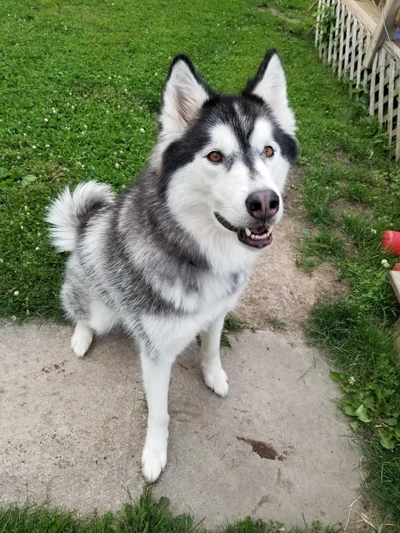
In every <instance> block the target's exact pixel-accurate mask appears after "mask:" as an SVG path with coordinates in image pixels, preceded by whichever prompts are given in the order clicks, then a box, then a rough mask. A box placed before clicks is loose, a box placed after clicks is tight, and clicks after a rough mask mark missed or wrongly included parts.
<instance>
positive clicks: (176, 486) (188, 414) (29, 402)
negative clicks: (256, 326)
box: [0, 323, 360, 528]
mask: <svg viewBox="0 0 400 533" xmlns="http://www.w3.org/2000/svg"><path fill="white" fill-rule="evenodd" d="M71 331H72V330H71V328H69V327H64V326H55V325H48V324H46V325H42V326H38V325H36V324H33V323H31V324H26V325H24V326H22V327H18V326H14V325H9V324H7V325H5V326H3V327H2V328H1V329H0V450H1V455H0V501H2V502H25V501H26V500H27V499H28V500H29V501H35V502H40V503H43V502H46V503H49V504H51V505H54V506H60V505H65V506H66V507H67V508H69V509H76V510H79V511H82V512H86V511H90V510H92V509H94V508H97V509H98V510H99V511H104V510H108V509H117V508H118V507H120V506H121V505H123V503H125V502H127V501H129V499H130V498H132V499H133V500H135V499H137V498H138V497H139V495H140V494H141V492H142V490H143V488H144V481H143V479H142V478H141V475H140V454H141V447H142V444H143V438H144V430H145V421H146V408H145V403H144V393H143V389H142V385H141V379H140V368H139V361H138V358H137V357H136V355H135V353H134V349H133V348H132V347H131V343H130V342H129V341H128V340H126V339H125V338H123V336H122V335H113V336H109V337H107V338H104V339H100V340H97V341H96V342H95V343H94V345H93V347H92V348H91V350H90V352H89V354H88V355H87V357H85V358H84V359H83V360H78V359H77V358H76V357H75V356H74V355H73V353H72V352H71V351H70V348H69V339H70V335H71ZM231 341H232V348H224V349H223V354H222V359H223V363H224V367H225V370H226V372H227V374H228V376H229V380H230V394H229V396H228V398H226V399H224V400H222V399H221V398H219V397H217V396H216V395H215V394H213V393H212V392H211V391H210V390H209V389H207V387H206V386H205V385H204V383H203V382H202V377H201V372H200V368H199V361H198V350H197V347H196V346H193V347H192V348H191V349H190V350H188V351H187V352H186V353H185V354H184V355H183V356H182V357H181V358H180V359H179V361H178V363H177V364H176V365H175V367H174V370H173V377H172V382H171V390H170V414H171V428H170V445H169V462H168V466H167V469H166V471H165V472H164V474H163V475H162V477H161V480H160V481H159V482H158V483H157V484H156V485H155V486H154V488H153V493H154V495H155V496H156V497H161V496H166V497H168V499H169V500H170V501H171V509H172V510H173V511H174V512H176V513H177V514H181V513H188V514H192V515H194V517H195V520H201V519H203V518H205V521H204V522H203V526H205V527H210V528H211V527H219V526H223V525H225V524H226V523H227V522H233V521H234V520H236V519H238V518H243V517H245V516H247V515H250V516H252V517H254V518H261V519H267V520H270V519H273V520H279V521H282V522H284V523H285V525H286V526H287V527H290V526H294V525H296V524H303V515H304V517H305V519H306V520H307V521H312V520H315V519H318V520H320V521H321V522H323V523H325V524H328V523H336V522H342V523H345V522H346V521H347V518H348V513H349V509H348V507H349V505H350V504H351V503H352V502H353V501H354V500H355V499H356V498H357V497H358V495H359V485H360V478H359V473H358V463H359V451H358V449H357V447H356V446H355V445H354V444H353V443H352V441H351V438H350V437H349V436H350V430H349V427H348V422H347V420H346V419H345V418H344V417H343V416H342V415H341V414H340V412H339V410H338V409H337V407H336V406H335V399H336V398H337V397H338V395H339V394H340V392H339V390H338V388H337V386H336V384H335V383H334V382H333V381H332V380H331V379H330V378H329V367H328V365H327V363H326V362H325V361H324V360H323V359H322V357H321V356H320V355H319V354H318V352H316V351H315V350H313V349H311V348H307V347H305V346H302V345H300V344H297V345H296V344H294V343H291V342H290V340H289V339H287V337H286V336H285V337H284V336H283V335H280V334H277V333H273V332H272V331H265V332H257V333H251V332H243V333H241V334H240V335H239V336H238V337H237V338H235V337H232V338H231Z"/></svg>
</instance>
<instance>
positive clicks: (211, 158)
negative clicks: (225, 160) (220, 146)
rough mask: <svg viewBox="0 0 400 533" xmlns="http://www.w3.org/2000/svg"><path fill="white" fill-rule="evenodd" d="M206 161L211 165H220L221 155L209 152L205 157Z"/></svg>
mask: <svg viewBox="0 0 400 533" xmlns="http://www.w3.org/2000/svg"><path fill="white" fill-rule="evenodd" d="M207 158H208V160H209V161H211V163H221V161H222V154H221V152H217V151H214V152H210V153H209V154H208V156H207Z"/></svg>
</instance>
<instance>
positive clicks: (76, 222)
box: [46, 181, 115, 252]
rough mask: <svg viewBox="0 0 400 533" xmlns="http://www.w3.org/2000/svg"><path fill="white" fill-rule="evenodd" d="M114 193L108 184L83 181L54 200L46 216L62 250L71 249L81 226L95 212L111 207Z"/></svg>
mask: <svg viewBox="0 0 400 533" xmlns="http://www.w3.org/2000/svg"><path fill="white" fill-rule="evenodd" d="M114 198H115V197H114V194H113V192H112V190H111V187H110V186H109V185H105V184H102V183H97V182H95V181H88V182H87V183H81V184H80V185H78V186H77V187H76V189H75V190H74V192H73V193H72V194H71V192H70V190H69V188H68V187H66V188H65V189H64V190H63V192H62V193H61V194H60V195H59V196H58V198H56V200H54V201H53V202H52V204H51V205H50V206H49V210H48V213H47V215H46V221H47V222H48V223H49V224H50V225H51V227H50V235H51V238H52V241H53V244H54V246H55V247H56V248H57V250H58V251H59V252H72V251H73V250H74V248H75V246H76V243H77V240H78V233H79V229H80V228H81V227H82V226H83V225H84V224H85V223H86V222H87V221H88V220H89V218H90V216H91V215H92V213H93V212H94V211H97V210H98V209H101V208H102V207H107V206H111V205H112V203H113V202H114Z"/></svg>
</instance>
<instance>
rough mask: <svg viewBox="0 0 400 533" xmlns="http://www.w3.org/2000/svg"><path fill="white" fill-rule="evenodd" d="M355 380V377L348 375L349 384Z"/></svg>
mask: <svg viewBox="0 0 400 533" xmlns="http://www.w3.org/2000/svg"><path fill="white" fill-rule="evenodd" d="M355 382H356V378H355V377H354V376H350V377H349V383H350V385H354V383H355Z"/></svg>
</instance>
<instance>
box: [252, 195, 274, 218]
mask: <svg viewBox="0 0 400 533" xmlns="http://www.w3.org/2000/svg"><path fill="white" fill-rule="evenodd" d="M246 207H247V211H248V212H249V213H250V215H251V216H252V217H254V218H258V219H260V220H267V219H268V218H272V217H273V216H274V215H276V213H277V212H278V211H279V196H278V195H277V194H276V192H275V191H270V190H268V191H257V192H252V193H251V194H249V196H248V197H247V198H246Z"/></svg>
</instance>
